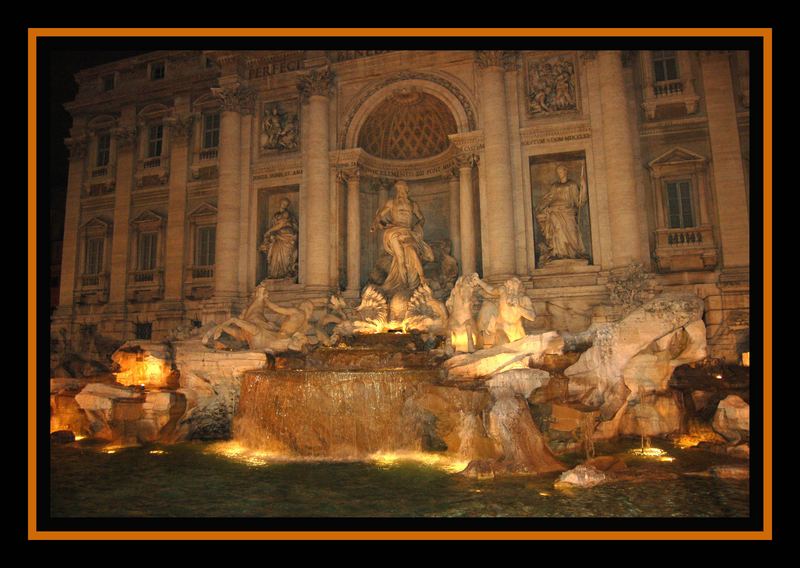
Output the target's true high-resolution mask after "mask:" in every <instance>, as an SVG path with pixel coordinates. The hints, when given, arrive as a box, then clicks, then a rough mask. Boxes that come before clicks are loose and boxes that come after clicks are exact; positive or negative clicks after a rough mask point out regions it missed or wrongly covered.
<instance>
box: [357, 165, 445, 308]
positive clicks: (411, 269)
mask: <svg viewBox="0 0 800 568" xmlns="http://www.w3.org/2000/svg"><path fill="white" fill-rule="evenodd" d="M395 191H396V195H395V197H394V198H393V199H389V200H388V201H387V202H386V203H384V204H383V206H382V207H381V208H380V209H379V210H378V212H377V213H376V214H375V218H374V220H373V222H372V226H371V227H370V232H374V231H376V230H377V229H379V228H380V229H383V230H384V231H383V248H384V249H385V251H386V252H387V253H388V254H389V255H390V256H391V258H392V262H391V266H390V268H389V272H388V275H387V276H386V279H385V280H384V281H383V286H382V287H383V289H384V290H385V291H387V292H392V291H395V290H398V289H406V290H413V289H415V288H416V287H417V286H419V285H420V284H426V283H427V280H426V278H425V272H424V270H423V268H422V263H423V262H432V261H433V260H434V255H433V250H432V249H431V247H430V245H428V243H426V242H425V241H424V240H423V230H422V228H423V226H424V225H425V217H424V216H423V215H422V210H421V209H420V207H419V205H418V204H417V203H416V202H415V201H413V200H412V199H411V198H410V197H409V196H408V184H407V183H406V182H404V181H402V180H401V181H398V182H397V183H395Z"/></svg>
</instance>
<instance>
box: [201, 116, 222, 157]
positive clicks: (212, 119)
mask: <svg viewBox="0 0 800 568" xmlns="http://www.w3.org/2000/svg"><path fill="white" fill-rule="evenodd" d="M217 146H219V113H218V112H213V113H208V114H204V115H203V149H204V150H205V149H208V148H216V147H217Z"/></svg>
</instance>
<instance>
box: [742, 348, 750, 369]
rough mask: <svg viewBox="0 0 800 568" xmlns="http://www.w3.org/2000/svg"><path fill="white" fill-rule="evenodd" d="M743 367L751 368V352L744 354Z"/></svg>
mask: <svg viewBox="0 0 800 568" xmlns="http://www.w3.org/2000/svg"><path fill="white" fill-rule="evenodd" d="M742 366H743V367H749V366H750V352H749V351H745V352H744V353H742Z"/></svg>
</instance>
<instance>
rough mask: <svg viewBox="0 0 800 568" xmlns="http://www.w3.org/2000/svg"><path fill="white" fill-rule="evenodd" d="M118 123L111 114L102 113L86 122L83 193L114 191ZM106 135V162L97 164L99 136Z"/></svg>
mask: <svg viewBox="0 0 800 568" xmlns="http://www.w3.org/2000/svg"><path fill="white" fill-rule="evenodd" d="M117 125H118V120H117V119H116V118H115V117H114V116H111V115H108V114H103V115H99V116H96V117H94V118H93V119H92V120H90V121H89V123H88V124H87V130H88V132H89V148H88V152H87V157H86V167H87V175H86V183H85V185H84V191H83V193H84V195H85V196H90V197H95V196H98V195H106V194H109V193H113V192H114V188H115V186H116V179H117V139H116V136H114V131H115V130H116V128H117ZM103 135H108V136H109V137H110V140H109V148H108V163H107V164H106V165H104V166H98V165H97V154H98V150H99V142H100V137H101V136H103Z"/></svg>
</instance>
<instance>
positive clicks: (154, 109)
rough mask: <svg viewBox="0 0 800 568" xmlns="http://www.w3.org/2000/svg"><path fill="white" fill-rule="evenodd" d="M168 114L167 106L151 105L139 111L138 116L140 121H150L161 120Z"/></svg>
mask: <svg viewBox="0 0 800 568" xmlns="http://www.w3.org/2000/svg"><path fill="white" fill-rule="evenodd" d="M169 112H170V108H169V107H168V106H166V105H163V104H161V103H153V104H149V105H147V106H146V107H144V108H143V109H142V110H140V111H139V115H138V116H139V119H141V120H151V119H155V118H162V117H164V116H166V115H168V114H169Z"/></svg>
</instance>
